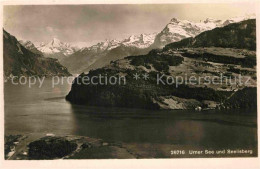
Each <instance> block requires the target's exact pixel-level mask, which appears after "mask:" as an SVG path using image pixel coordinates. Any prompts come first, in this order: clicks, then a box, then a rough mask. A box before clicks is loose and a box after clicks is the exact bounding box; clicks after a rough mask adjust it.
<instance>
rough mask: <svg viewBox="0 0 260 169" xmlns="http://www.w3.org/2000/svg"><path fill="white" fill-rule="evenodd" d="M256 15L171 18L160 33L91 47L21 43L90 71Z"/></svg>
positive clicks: (70, 66)
mask: <svg viewBox="0 0 260 169" xmlns="http://www.w3.org/2000/svg"><path fill="white" fill-rule="evenodd" d="M252 18H255V15H246V16H243V17H236V18H231V19H228V20H216V19H210V18H207V19H206V20H204V21H200V22H198V23H197V22H192V21H188V20H179V19H177V18H172V19H171V20H170V22H169V23H168V24H167V25H166V26H165V28H164V29H163V30H162V31H161V32H159V33H153V34H145V33H144V34H140V35H132V36H130V37H128V38H126V39H123V40H116V39H112V40H105V41H103V42H99V43H97V44H95V45H92V46H90V47H83V48H81V47H82V46H84V43H83V42H79V43H78V46H75V43H74V44H73V45H72V44H69V43H66V42H61V41H60V40H59V39H57V38H53V39H52V40H51V41H50V42H48V43H41V44H40V45H38V46H36V45H33V44H32V43H31V42H26V43H22V44H24V46H25V47H26V48H27V49H28V50H31V51H32V52H33V51H34V52H37V53H38V54H40V53H42V54H43V55H44V56H45V57H52V58H56V59H58V60H59V61H60V62H61V63H62V64H63V65H64V66H65V67H67V68H68V70H69V71H70V72H72V73H77V74H78V73H82V72H88V71H89V70H91V69H96V68H100V67H103V66H105V65H107V64H109V63H110V62H111V61H114V60H117V59H122V58H124V57H126V56H128V55H142V54H146V53H148V52H149V51H150V50H151V49H155V48H162V47H164V46H165V45H167V44H169V43H172V42H177V41H180V40H182V39H185V38H188V37H195V36H196V35H198V34H200V33H201V32H204V31H207V30H212V29H214V28H216V27H223V26H225V25H228V24H230V23H235V22H240V21H243V20H247V19H252Z"/></svg>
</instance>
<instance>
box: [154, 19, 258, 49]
mask: <svg viewBox="0 0 260 169" xmlns="http://www.w3.org/2000/svg"><path fill="white" fill-rule="evenodd" d="M254 18H255V15H246V16H243V17H236V18H231V19H227V20H216V19H210V18H207V19H206V20H205V21H201V22H198V23H196V22H191V21H188V20H179V19H177V18H172V19H171V21H170V23H168V24H167V25H166V26H165V28H164V29H163V30H162V31H161V32H160V33H159V34H158V35H157V36H156V37H155V40H154V43H153V45H152V48H162V47H164V46H165V45H166V44H169V43H172V42H177V41H180V40H182V39H185V38H188V37H195V36H196V35H198V34H200V33H201V32H204V31H207V30H212V29H214V28H216V27H223V26H226V25H228V24H231V23H236V22H240V21H243V20H248V19H254Z"/></svg>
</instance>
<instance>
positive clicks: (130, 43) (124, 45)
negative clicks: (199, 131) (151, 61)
mask: <svg viewBox="0 0 260 169" xmlns="http://www.w3.org/2000/svg"><path fill="white" fill-rule="evenodd" d="M155 36H156V33H153V34H140V35H132V36H130V37H128V38H126V39H123V40H121V41H120V40H106V41H104V42H99V43H97V44H95V45H93V46H90V47H85V48H82V49H80V50H78V51H76V52H75V53H73V54H72V55H70V56H69V57H67V58H66V57H65V58H64V59H62V60H61V63H62V64H63V65H65V66H66V67H67V68H68V69H69V70H70V72H72V73H81V72H83V71H89V70H91V69H96V68H99V67H102V66H105V65H107V64H109V63H110V62H111V61H114V60H117V59H121V58H123V57H125V56H129V55H140V54H146V53H147V52H148V51H149V50H150V48H149V46H150V45H151V44H152V43H153V41H154V38H155Z"/></svg>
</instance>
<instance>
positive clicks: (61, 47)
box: [37, 38, 77, 60]
mask: <svg viewBox="0 0 260 169" xmlns="http://www.w3.org/2000/svg"><path fill="white" fill-rule="evenodd" d="M37 49H38V50H39V51H41V52H42V53H43V54H44V55H45V56H46V57H51V58H56V59H58V60H62V59H63V58H65V57H67V56H69V55H71V54H73V53H74V52H75V51H77V49H76V48H75V47H73V46H72V45H71V44H69V43H65V42H61V41H60V40H59V39H57V38H53V39H52V40H51V41H50V42H49V43H46V44H45V43H43V42H42V43H41V44H40V45H39V46H37Z"/></svg>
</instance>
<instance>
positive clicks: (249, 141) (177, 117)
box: [4, 80, 257, 155]
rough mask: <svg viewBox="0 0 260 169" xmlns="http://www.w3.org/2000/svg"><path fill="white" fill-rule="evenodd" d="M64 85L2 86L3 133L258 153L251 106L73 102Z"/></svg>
mask: <svg viewBox="0 0 260 169" xmlns="http://www.w3.org/2000/svg"><path fill="white" fill-rule="evenodd" d="M69 91H70V85H69V84H66V83H65V84H63V85H58V86H56V87H55V88H52V85H51V80H45V82H44V83H43V86H42V87H41V88H39V87H38V86H33V87H31V88H29V87H28V86H26V85H13V84H11V83H10V82H7V83H5V85H4V94H5V96H4V99H5V134H6V135H8V134H32V133H46V134H47V133H53V134H60V135H61V134H62V135H82V136H88V137H94V138H100V139H103V140H105V141H108V142H121V143H125V144H131V143H134V144H151V145H153V144H156V145H158V144H166V145H179V146H180V147H182V146H192V147H194V148H212V149H222V148H242V149H246V148H251V149H253V150H254V151H255V152H254V154H255V155H256V151H257V125H256V123H257V118H256V110H228V111H219V110H208V111H202V112H197V111H194V110H156V111H152V110H142V109H126V108H102V107H88V106H80V105H72V104H70V103H69V102H67V101H66V100H65V96H66V94H68V92H69Z"/></svg>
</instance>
